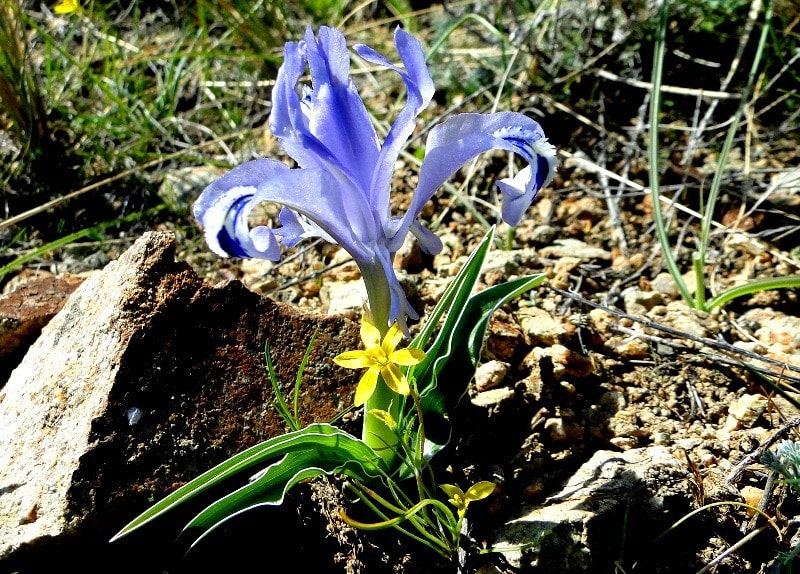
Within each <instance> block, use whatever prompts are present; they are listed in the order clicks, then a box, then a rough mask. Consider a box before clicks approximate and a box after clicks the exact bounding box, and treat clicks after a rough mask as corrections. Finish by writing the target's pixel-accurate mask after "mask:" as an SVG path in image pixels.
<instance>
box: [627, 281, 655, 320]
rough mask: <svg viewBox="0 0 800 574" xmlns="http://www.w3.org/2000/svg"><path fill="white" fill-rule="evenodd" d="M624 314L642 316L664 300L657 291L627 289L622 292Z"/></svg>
mask: <svg viewBox="0 0 800 574" xmlns="http://www.w3.org/2000/svg"><path fill="white" fill-rule="evenodd" d="M622 299H623V302H624V304H625V312H627V313H628V314H630V315H644V314H645V313H646V312H647V311H649V310H651V309H652V308H653V307H655V306H656V305H661V304H662V303H663V302H664V299H663V298H662V297H661V293H658V292H657V291H642V290H641V289H637V288H636V287H629V288H627V289H625V290H624V291H623V292H622Z"/></svg>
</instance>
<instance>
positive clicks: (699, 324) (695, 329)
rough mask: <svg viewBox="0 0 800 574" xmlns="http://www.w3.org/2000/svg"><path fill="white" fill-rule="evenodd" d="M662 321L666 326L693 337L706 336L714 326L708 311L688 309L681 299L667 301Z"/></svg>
mask: <svg viewBox="0 0 800 574" xmlns="http://www.w3.org/2000/svg"><path fill="white" fill-rule="evenodd" d="M662 322H663V324H664V325H667V326H668V327H672V328H673V329H677V330H678V331H681V332H683V333H688V334H689V335H694V336H695V337H704V338H705V337H708V334H709V332H710V331H712V330H714V328H715V322H714V321H713V320H712V319H711V317H710V316H709V314H708V313H703V312H702V311H698V310H697V309H690V308H689V307H687V306H686V303H685V302H683V301H673V302H672V303H669V304H668V305H667V314H666V315H665V316H664V317H663V318H662Z"/></svg>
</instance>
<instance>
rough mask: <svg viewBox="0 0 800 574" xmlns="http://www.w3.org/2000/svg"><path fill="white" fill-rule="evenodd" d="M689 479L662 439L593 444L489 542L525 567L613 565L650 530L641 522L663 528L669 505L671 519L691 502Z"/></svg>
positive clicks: (579, 569)
mask: <svg viewBox="0 0 800 574" xmlns="http://www.w3.org/2000/svg"><path fill="white" fill-rule="evenodd" d="M689 481H690V472H689V469H688V468H687V466H686V465H685V464H683V463H682V462H681V461H679V460H677V459H676V458H675V457H674V456H673V455H672V454H671V453H670V452H669V450H668V449H666V448H664V447H661V446H651V447H647V448H640V449H632V450H628V451H626V452H612V451H605V450H604V451H598V452H596V453H595V454H594V455H593V456H592V458H591V459H590V460H588V461H587V462H586V463H584V464H583V466H581V468H580V469H578V471H577V472H576V473H575V474H574V475H573V476H572V477H571V478H570V479H569V480H568V481H567V483H566V484H565V485H564V487H563V489H562V490H561V491H560V492H559V493H558V494H556V495H554V496H551V497H550V498H549V499H547V501H546V502H545V504H544V505H542V506H538V507H536V508H534V509H532V510H530V511H528V512H527V513H525V514H523V515H522V516H520V517H519V518H517V519H515V520H512V521H510V522H509V523H507V524H506V525H505V527H504V528H503V529H502V530H501V531H500V532H498V533H497V537H496V541H495V543H494V545H493V546H494V548H495V550H498V551H501V552H503V554H504V555H505V557H506V559H507V560H508V561H509V563H510V564H511V565H512V566H513V567H515V568H521V569H522V570H523V571H526V572H527V571H529V570H528V569H530V568H533V569H534V571H536V572H612V571H614V561H615V560H616V559H618V558H619V557H620V556H621V555H622V554H624V553H625V552H626V547H627V548H632V547H635V545H636V542H637V540H640V538H642V537H643V538H645V539H647V540H648V542H649V540H650V539H651V538H654V537H655V535H654V534H653V532H652V531H650V530H648V531H647V532H644V531H643V530H642V528H641V527H640V524H641V525H645V524H647V525H649V526H648V528H649V529H652V528H653V525H654V524H658V525H660V526H663V528H666V524H665V523H664V521H663V519H664V518H667V517H666V516H665V510H666V509H667V508H670V509H671V510H672V512H674V513H676V514H675V516H673V517H672V518H673V519H674V520H677V519H678V518H680V514H678V513H680V512H685V511H686V510H687V509H688V508H689V506H690V500H691V488H690V486H689ZM659 519H660V520H659ZM656 534H658V533H656ZM532 543H533V544H532ZM630 554H631V552H630V551H628V554H626V558H627V557H628V556H629V555H630Z"/></svg>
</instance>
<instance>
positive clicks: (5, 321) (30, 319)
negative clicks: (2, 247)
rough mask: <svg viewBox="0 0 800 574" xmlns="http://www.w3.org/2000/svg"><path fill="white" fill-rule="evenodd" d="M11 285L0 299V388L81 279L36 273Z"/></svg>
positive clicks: (21, 277)
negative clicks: (13, 285) (12, 287)
mask: <svg viewBox="0 0 800 574" xmlns="http://www.w3.org/2000/svg"><path fill="white" fill-rule="evenodd" d="M15 279H17V278H15ZM12 281H13V282H14V283H16V284H17V286H16V287H15V288H14V289H11V290H9V291H8V292H6V293H4V294H2V295H0V387H2V386H3V385H4V384H5V382H6V378H7V377H8V374H9V373H10V372H11V370H12V369H13V368H14V367H15V366H17V364H19V361H20V360H21V359H22V356H23V355H24V354H25V350H27V348H28V346H29V345H30V344H31V343H33V341H35V340H36V337H38V336H39V333H40V332H41V331H42V327H44V326H45V325H46V324H47V322H48V321H49V320H50V319H52V318H53V316H55V314H56V313H58V312H59V311H60V310H61V307H63V306H64V303H65V302H66V300H67V297H69V296H70V294H71V293H72V292H73V291H75V289H76V288H77V287H78V285H80V284H81V282H82V281H83V279H82V278H80V277H77V276H74V275H63V276H56V275H52V274H50V273H37V274H32V275H25V276H19V279H17V281H14V280H12Z"/></svg>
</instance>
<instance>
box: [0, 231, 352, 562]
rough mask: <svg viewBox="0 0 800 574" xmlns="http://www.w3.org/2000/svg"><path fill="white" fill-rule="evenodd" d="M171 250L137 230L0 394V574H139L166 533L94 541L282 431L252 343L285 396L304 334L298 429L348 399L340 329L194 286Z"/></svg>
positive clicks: (345, 331)
mask: <svg viewBox="0 0 800 574" xmlns="http://www.w3.org/2000/svg"><path fill="white" fill-rule="evenodd" d="M174 251H175V244H174V239H173V238H172V236H171V235H168V234H164V233H149V234H147V235H145V236H144V237H142V238H141V239H140V240H139V241H137V242H136V244H135V245H134V246H133V247H132V248H131V249H130V250H129V251H127V252H126V253H125V254H124V255H123V256H122V257H120V258H119V259H118V260H117V261H115V262H113V263H111V264H109V265H108V266H107V267H106V268H105V269H104V270H103V271H102V272H99V273H97V274H96V275H94V276H92V277H91V278H90V279H88V280H86V281H85V282H84V283H83V284H82V285H81V286H80V287H79V288H78V289H77V290H76V291H75V292H74V293H73V294H72V295H71V296H70V298H69V299H68V300H67V302H66V304H65V306H64V308H63V309H62V310H61V311H60V312H59V313H58V314H57V315H56V316H55V317H54V318H53V319H52V320H51V321H50V323H49V324H48V325H47V326H46V327H45V328H44V329H43V331H42V334H41V336H40V337H39V338H38V339H37V340H36V342H35V343H34V344H33V345H32V346H31V348H30V349H29V351H28V353H27V354H26V356H25V358H24V359H23V361H22V362H21V363H20V365H19V366H18V367H17V368H16V369H15V370H14V371H13V373H12V374H11V377H10V379H9V380H8V382H7V384H6V386H5V387H4V388H3V389H2V390H0V445H2V448H0V571H6V570H9V571H13V570H18V571H21V572H25V571H31V572H34V571H39V570H40V569H41V568H42V564H45V563H46V564H52V563H53V562H52V561H54V560H58V561H59V563H60V564H61V565H62V566H75V567H79V569H81V570H82V571H88V570H91V571H107V572H110V571H117V572H118V571H121V570H122V569H128V568H129V569H130V570H131V571H136V570H138V571H146V570H144V569H139V567H137V566H136V564H139V563H140V562H141V561H143V560H145V559H146V557H145V554H151V555H152V554H153V553H155V554H156V555H157V554H158V548H159V544H161V545H162V546H163V547H164V548H167V547H168V545H169V544H171V543H172V541H173V540H174V535H175V533H176V532H177V531H176V530H175V525H174V524H172V525H167V526H165V527H164V533H165V534H166V535H164V536H160V537H150V538H147V540H146V542H145V543H144V544H146V548H147V552H143V551H142V549H141V548H140V547H137V546H136V544H137V541H136V537H135V536H134V541H133V542H126V541H123V543H122V545H120V546H118V547H115V546H114V545H108V544H107V540H108V539H109V537H110V536H112V535H113V534H114V533H115V532H116V531H117V530H118V529H119V528H121V527H122V526H123V525H124V524H125V523H127V522H128V521H129V520H131V519H132V518H133V517H134V516H136V515H137V514H138V513H139V512H141V511H143V510H144V509H146V508H147V507H148V506H150V505H151V504H152V503H153V502H154V501H155V500H158V499H160V498H161V497H163V496H164V495H166V494H167V493H169V492H170V491H172V490H173V489H174V488H176V487H177V486H179V485H180V484H182V483H184V482H186V481H188V480H190V479H191V478H193V477H195V476H196V475H197V474H199V473H200V472H201V471H204V470H206V469H208V468H210V467H212V466H213V465H215V464H217V463H219V462H220V461H222V460H224V459H226V458H227V457H229V456H231V455H232V454H234V453H236V452H239V451H241V450H242V449H244V448H247V447H249V446H252V445H254V444H256V443H258V442H260V441H262V440H264V439H266V438H268V437H271V436H275V435H277V434H280V433H282V432H285V430H286V429H285V426H284V423H283V421H282V420H281V419H280V418H279V416H278V415H277V414H276V412H275V410H274V409H273V408H272V406H271V402H272V400H273V392H272V389H271V385H270V382H269V379H268V376H267V371H266V368H265V361H264V354H263V353H264V345H265V343H266V342H267V341H270V343H271V347H272V356H273V360H274V363H275V365H276V368H277V371H278V377H279V379H280V380H281V381H282V383H283V390H284V393H289V392H290V389H291V386H292V384H293V383H294V380H295V375H296V369H297V367H298V365H299V364H300V361H301V358H302V355H303V352H304V351H305V348H306V345H307V344H308V343H309V340H310V338H311V335H312V333H313V332H314V330H315V329H319V331H318V335H317V339H316V343H315V345H314V349H313V352H312V354H311V359H310V361H309V363H308V366H307V368H306V371H305V373H306V377H305V380H304V382H303V386H302V394H301V400H300V413H301V419H302V422H303V423H307V422H311V421H312V420H328V419H330V418H331V417H332V416H334V415H335V414H336V413H337V412H339V411H340V410H341V409H343V408H345V407H346V406H348V404H349V403H350V400H351V396H352V390H353V388H354V383H355V381H356V378H357V376H358V373H357V372H353V371H346V370H344V369H340V368H339V367H336V366H335V365H334V364H333V362H332V361H331V358H332V357H333V356H335V355H336V354H337V353H339V352H341V351H342V350H344V349H349V348H356V347H357V346H358V327H357V325H356V324H354V323H352V322H350V321H348V320H346V319H343V318H337V317H316V316H309V315H304V314H302V313H299V312H297V311H295V310H293V309H292V308H290V307H288V306H284V305H281V304H278V303H275V302H273V301H272V300H270V299H268V298H262V297H259V296H257V295H255V294H253V293H252V292H249V291H247V290H246V289H245V288H244V287H243V286H242V285H241V284H240V283H238V282H229V283H225V284H222V285H218V286H210V285H208V284H206V283H204V282H203V281H202V280H201V279H200V278H199V277H198V276H197V274H196V273H195V272H194V271H193V270H192V269H191V268H190V267H189V266H188V265H186V264H184V263H176V262H175V261H174ZM351 430H352V429H351ZM194 511H195V512H196V511H197V509H196V508H195V509H194ZM184 518H185V517H184ZM157 530H158V528H157V527H156V531H157ZM138 543H142V542H141V541H139V542H138ZM125 544H128V546H125ZM131 544H132V545H131ZM44 556H47V562H42V560H43V558H42V557H44ZM90 556H91V557H90Z"/></svg>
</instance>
